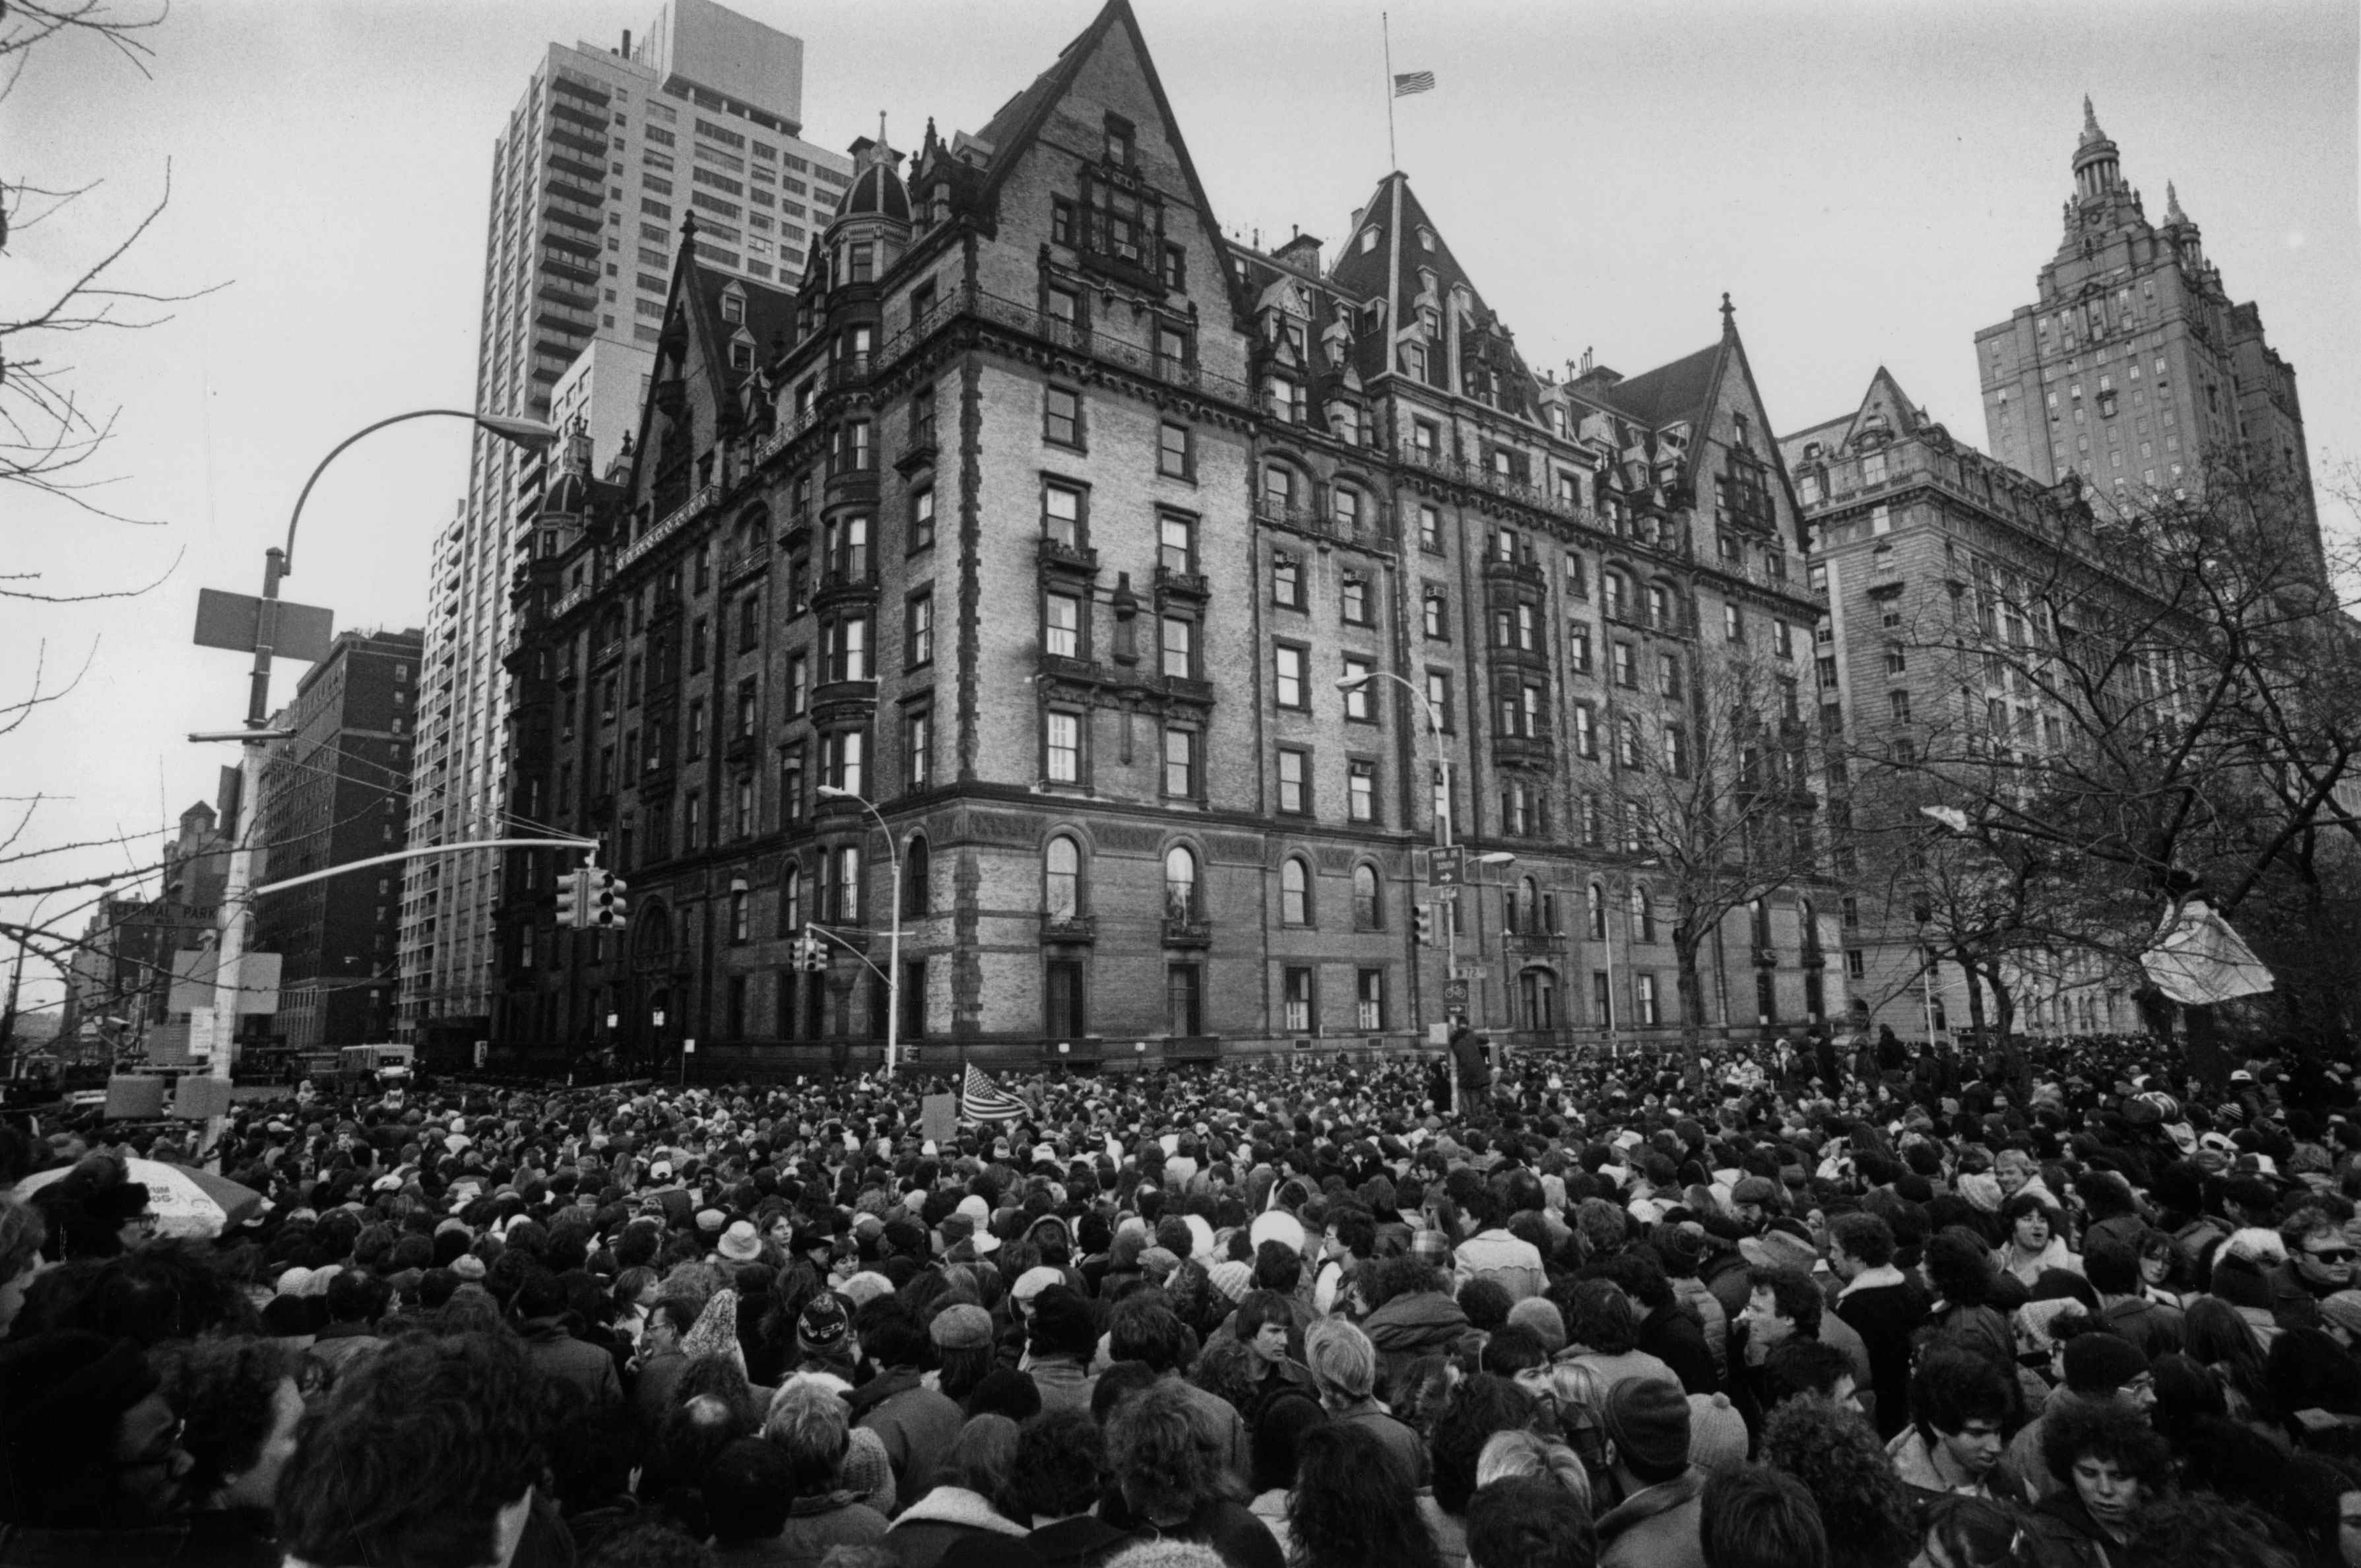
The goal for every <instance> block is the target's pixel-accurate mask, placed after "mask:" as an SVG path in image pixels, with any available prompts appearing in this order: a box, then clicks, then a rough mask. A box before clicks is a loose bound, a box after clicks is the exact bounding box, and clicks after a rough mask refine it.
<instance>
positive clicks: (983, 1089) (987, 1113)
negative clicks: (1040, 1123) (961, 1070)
mask: <svg viewBox="0 0 2361 1568" xmlns="http://www.w3.org/2000/svg"><path fill="white" fill-rule="evenodd" d="M1031 1109H1032V1108H1031V1107H1030V1106H1028V1105H1027V1104H1026V1103H1025V1102H1023V1101H1022V1100H1019V1099H1017V1098H1016V1096H1015V1095H1014V1094H1011V1093H1009V1092H1008V1091H1006V1090H1005V1089H1003V1088H1001V1087H1000V1086H999V1085H998V1084H996V1083H994V1082H993V1081H992V1080H990V1079H988V1078H986V1077H984V1076H983V1069H981V1068H979V1067H977V1066H976V1065H975V1064H974V1063H973V1062H970V1063H968V1067H967V1079H966V1081H965V1082H964V1084H962V1086H961V1094H960V1114H961V1115H962V1116H965V1117H966V1118H967V1119H968V1120H969V1121H971V1122H1005V1121H1008V1120H1010V1119H1011V1118H1013V1117H1016V1116H1022V1115H1025V1114H1027V1113H1029V1112H1030V1110H1031Z"/></svg>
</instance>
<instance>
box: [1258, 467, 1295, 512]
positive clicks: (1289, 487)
mask: <svg viewBox="0 0 2361 1568" xmlns="http://www.w3.org/2000/svg"><path fill="white" fill-rule="evenodd" d="M1262 499H1263V501H1264V503H1265V504H1266V505H1268V506H1270V507H1272V508H1273V509H1275V510H1279V511H1280V512H1285V511H1287V510H1289V509H1290V508H1292V507H1293V506H1294V505H1295V470H1294V469H1292V468H1290V467H1289V466H1287V465H1286V464H1284V463H1266V464H1264V465H1263V469H1262Z"/></svg>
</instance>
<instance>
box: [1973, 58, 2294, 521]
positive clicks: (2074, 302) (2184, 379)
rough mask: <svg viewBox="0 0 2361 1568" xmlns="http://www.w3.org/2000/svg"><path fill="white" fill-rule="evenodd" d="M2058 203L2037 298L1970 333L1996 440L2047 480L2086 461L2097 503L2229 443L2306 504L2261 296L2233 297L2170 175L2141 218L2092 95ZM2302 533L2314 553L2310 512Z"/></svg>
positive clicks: (2133, 493)
mask: <svg viewBox="0 0 2361 1568" xmlns="http://www.w3.org/2000/svg"><path fill="white" fill-rule="evenodd" d="M2065 217H2066V233H2065V237H2064V239H2063V240H2062V242H2061V243H2060V244H2059V247H2058V254H2057V255H2055V256H2053V257H2052V258H2050V259H2049V261H2048V264H2047V265H2045V266H2044V267H2043V268H2042V269H2041V272H2040V279H2039V293H2038V297H2037V299H2036V300H2035V302H2033V303H2032V304H2029V305H2023V306H2019V307H2018V308H2017V310H2016V311H2015V313H2013V314H2011V315H2010V317H2009V319H2008V320H2006V321H2004V322H2002V323H1999V324H1998V325H1996V326H1988V327H1986V328H1984V329H1983V330H1982V332H1979V333H1977V334H1976V364H1977V367H1978V369H1979V371H1980V372H1981V374H1982V382H1983V398H1984V427H1985V431H1986V433H1987V435H1988V438H1989V442H1990V444H1991V447H1992V451H1993V455H1994V456H1996V457H1998V458H1999V459H2000V460H2001V461H2002V462H2003V463H2005V464H2007V465H2008V466H2010V467H2012V468H2015V469H2016V470H2018V471H2019V472H2020V473H2024V474H2026V475H2029V476H2031V477H2033V478H2035V479H2037V480H2039V481H2040V482H2041V483H2043V484H2045V485H2049V484H2055V483H2056V482H2057V481H2058V480H2059V479H2060V478H2063V477H2065V476H2066V475H2068V474H2069V473H2072V474H2076V475H2079V476H2081V478H2082V479H2083V480H2084V481H2085V482H2086V483H2087V484H2088V486H2089V487H2090V488H2091V490H2092V492H2093V500H2092V504H2093V506H2094V507H2096V508H2098V509H2099V510H2102V511H2104V510H2106V509H2107V508H2108V507H2109V506H2114V507H2117V508H2124V509H2131V510H2136V509H2137V508H2138V507H2140V506H2141V505H2143V504H2145V503H2146V501H2147V499H2148V498H2150V497H2153V496H2156V495H2158V494H2159V493H2160V494H2163V495H2166V496H2169V495H2171V494H2173V493H2174V492H2175V491H2180V490H2185V489H2186V488H2188V481H2189V480H2190V479H2191V477H2193V476H2194V475H2195V474H2196V473H2197V472H2198V471H2199V466H2200V464H2201V463H2202V461H2203V460H2204V459H2205V458H2206V457H2207V456H2208V455H2220V454H2235V456H2236V458H2237V459H2238V460H2239V461H2240V462H2241V463H2242V464H2243V465H2244V466H2246V468H2247V469H2248V470H2249V471H2251V472H2255V473H2257V474H2263V473H2278V474H2284V475H2289V476H2291V477H2294V478H2296V479H2300V480H2301V484H2300V485H2299V486H2298V487H2297V488H2298V489H2299V491H2300V493H2301V495H2302V496H2303V498H2304V499H2305V504H2306V508H2307V515H2310V511H2309V508H2310V497H2311V493H2312V487H2311V477H2310V476H2311V469H2310V464H2309V460H2308V458H2307V456H2306V455H2305V450H2304V442H2303V409H2302V405H2301V403H2300V402H2298V400H2297V399H2296V387H2295V367H2293V366H2291V365H2290V364H2289V363H2288V362H2287V361H2286V360H2285V359H2283V358H2281V357H2280V356H2279V353H2278V352H2277V351H2276V350H2274V349H2273V348H2272V347H2271V346H2270V345H2269V344H2268V343H2267V342H2265V341H2264V338H2263V315H2262V311H2261V308H2260V307H2259V306H2257V305H2256V304H2254V303H2253V302H2247V303H2246V304H2233V303H2232V302H2231V301H2230V296H2229V295H2228V294H2227V293H2226V292H2225V291H2224V289H2223V286H2222V274H2221V271H2220V269H2217V268H2216V267H2214V266H2213V264H2212V263H2211V262H2209V261H2207V260H2206V258H2205V247H2204V246H2203V244H2202V241H2201V240H2200V237H2199V235H2198V229H2197V225H2196V223H2195V222H2194V221H2193V220H2192V219H2191V218H2190V216H2189V215H2188V214H2186V213H2184V212H2182V211H2181V210H2180V195H2179V193H2178V192H2175V191H2174V190H2173V188H2172V187H2171V186H2170V185H2169V184H2168V185H2167V186H2166V187H2165V211H2164V222H2163V223H2162V224H2160V225H2157V224H2151V223H2149V222H2148V219H2147V210H2146V208H2145V207H2144V206H2143V205H2142V203H2141V201H2140V195H2139V192H2137V191H2135V190H2133V189H2132V188H2131V187H2129V186H2128V185H2125V183H2124V180H2123V173H2122V170H2121V168H2120V165H2119V161H2118V159H2117V156H2116V150H2115V144H2114V142H2113V141H2111V140H2109V139H2108V137H2107V134H2106V132H2104V131H2103V130H2101V129H2100V128H2099V121H2098V116H2097V115H2095V114H2094V113H2093V112H2092V108H2091V101H2090V100H2089V99H2087V98H2085V99H2084V100H2083V101H2082V135H2081V140H2080V141H2079V142H2078V143H2077V145H2076V146H2075V148H2074V194H2073V195H2072V196H2070V197H2069V198H2068V199H2067V202H2066V213H2065ZM2318 535H2319V524H2318V521H2317V519H2316V518H2313V519H2312V539H2313V547H2314V553H2315V554H2317V551H2318Z"/></svg>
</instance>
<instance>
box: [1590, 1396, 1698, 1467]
mask: <svg viewBox="0 0 2361 1568" xmlns="http://www.w3.org/2000/svg"><path fill="white" fill-rule="evenodd" d="M1598 1424H1599V1429H1600V1431H1604V1432H1605V1433H1606V1434H1607V1436H1608V1437H1609V1438H1610V1439H1612V1440H1613V1441H1614V1443H1615V1447H1616V1449H1617V1451H1618V1452H1619V1453H1621V1454H1622V1455H1623V1457H1624V1458H1626V1459H1628V1460H1630V1461H1631V1462H1632V1463H1633V1466H1634V1468H1638V1469H1646V1470H1649V1471H1653V1472H1663V1471H1668V1470H1678V1469H1680V1468H1681V1467H1682V1466H1683V1465H1685V1464H1687V1463H1688V1458H1689V1401H1688V1397H1687V1396H1686V1395H1685V1394H1683V1393H1682V1392H1681V1386H1680V1385H1679V1384H1677V1383H1667V1382H1665V1381H1664V1379H1663V1378H1661V1377H1626V1378H1625V1379H1623V1381H1621V1382H1620V1383H1618V1384H1616V1385H1615V1387H1612V1388H1610V1389H1609V1390H1608V1391H1607V1408H1606V1409H1605V1410H1603V1411H1601V1412H1600V1416H1599V1423H1598Z"/></svg>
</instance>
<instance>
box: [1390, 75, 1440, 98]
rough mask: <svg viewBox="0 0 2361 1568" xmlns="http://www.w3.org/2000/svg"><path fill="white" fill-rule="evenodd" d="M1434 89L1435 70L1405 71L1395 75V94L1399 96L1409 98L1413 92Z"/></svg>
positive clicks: (1427, 91) (1424, 91) (1428, 91)
mask: <svg viewBox="0 0 2361 1568" xmlns="http://www.w3.org/2000/svg"><path fill="white" fill-rule="evenodd" d="M1433 91H1434V72H1433V71H1401V72H1399V73H1398V74H1397V75H1396V76H1395V77H1394V96H1395V97H1397V98H1407V97H1409V96H1410V95H1411V93H1432V92H1433Z"/></svg>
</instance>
